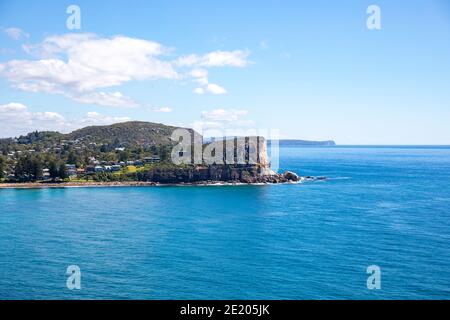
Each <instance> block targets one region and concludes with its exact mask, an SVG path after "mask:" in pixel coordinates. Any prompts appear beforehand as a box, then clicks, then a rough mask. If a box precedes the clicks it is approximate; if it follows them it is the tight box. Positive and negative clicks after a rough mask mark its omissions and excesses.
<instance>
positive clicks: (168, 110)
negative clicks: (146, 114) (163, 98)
mask: <svg viewBox="0 0 450 320" xmlns="http://www.w3.org/2000/svg"><path fill="white" fill-rule="evenodd" d="M152 110H153V111H154V112H165V113H167V112H172V108H170V107H161V108H153V109H152Z"/></svg>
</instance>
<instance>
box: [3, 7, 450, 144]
mask: <svg viewBox="0 0 450 320" xmlns="http://www.w3.org/2000/svg"><path fill="white" fill-rule="evenodd" d="M71 4H75V5H78V6H79V7H80V9H81V29H80V30H68V29H67V27H66V19H67V18H68V17H69V15H68V14H67V13H66V8H67V7H68V6H69V5H71ZM372 4H375V5H377V6H379V8H380V9H381V30H369V29H368V28H367V27H366V20H367V18H368V14H367V13H366V9H367V7H368V6H369V5H372ZM19 30H20V32H19ZM71 34H72V35H71ZM73 34H75V37H78V38H76V41H75V42H74V43H75V44H72V45H71V46H65V45H61V43H63V41H67V39H74V38H68V37H73V36H74V35H73ZM49 39H50V40H49ZM55 39H56V40H55ZM134 40H138V42H136V41H134ZM52 41H53V42H52ZM105 41H106V42H105ZM139 41H143V42H139ZM86 42H88V43H89V44H91V45H90V46H87V47H86V48H88V49H86V51H83V49H80V48H84V45H85V44H86ZM49 43H50V44H51V45H53V46H54V45H55V43H57V44H58V46H59V47H58V48H57V50H59V51H58V52H57V53H56V54H53V52H52V55H49V54H48V50H47V49H48V48H47V45H49ZM64 43H66V42H64ZM103 43H106V44H107V45H105V46H103V45H102V44H103ZM120 43H123V46H122V47H120V45H119V46H118V45H117V44H120ZM154 44H157V45H158V46H161V48H160V49H155V52H156V51H159V50H161V52H159V53H154V51H152V50H153V49H152V48H153V47H152V46H153V45H154ZM124 47H127V48H128V51H127V50H125V52H121V51H122V50H121V48H124ZM95 48H99V49H95ZM117 48H119V49H118V51H120V52H116V49H117ZM135 48H136V49H135ZM158 48H159V47H158ZM102 50H105V51H108V53H105V52H101V51H102ZM140 50H142V54H141V53H140V52H141V51H140ZM135 54H136V56H134V55H135ZM105 57H106V58H108V59H105ZM187 57H190V58H191V60H193V61H191V62H189V63H184V64H183V63H181V62H180V61H181V60H182V59H185V58H187ZM109 58H110V59H109ZM141 58H142V59H144V58H149V61H148V62H149V63H148V65H147V66H146V67H145V68H144V67H143V68H142V70H140V68H137V67H136V65H135V64H136V61H140V59H141ZM14 60H15V61H18V63H17V64H14ZM39 60H40V61H48V60H52V61H53V62H52V63H51V64H50V66H48V65H47V64H45V65H46V66H47V67H46V68H45V70H44V71H42V70H43V69H42V65H41V64H39ZM56 60H58V61H59V62H60V63H62V64H63V65H62V66H60V65H59V64H58V63H59V62H58V63H57V62H55V61H56ZM69 60H70V61H71V62H70V61H69ZM107 60H108V61H107ZM109 60H110V61H109ZM12 61H13V62H12ZM96 61H98V62H96ZM115 61H117V65H116V67H115V66H112V67H111V62H115ZM83 63H86V64H87V66H89V67H90V68H92V67H94V69H95V73H94V74H93V76H92V77H90V76H89V77H88V78H89V79H88V80H91V81H94V80H95V83H92V84H91V85H86V87H85V86H84V85H83V84H80V83H82V81H84V80H85V78H86V77H85V75H86V74H88V75H90V74H91V73H89V72H91V71H86V70H87V69H85V67H86V66H85V65H83ZM117 66H123V68H119V67H117ZM109 67H111V68H112V69H114V70H110V69H108V68H109ZM51 68H53V69H51ZM77 68H80V69H81V70H82V71H80V70H78V69H77ZM152 68H156V69H158V70H157V71H155V70H153V69H152ZM24 70H25V71H24ZM67 70H69V71H70V72H68V71H67ZM83 70H84V71H83ZM89 70H90V69H89ZM171 70H172V71H173V72H174V73H176V75H174V74H172V75H170V73H171ZM85 71H86V73H84V72H85ZM36 72H44V73H43V74H36ZM201 72H204V73H207V75H206V76H205V75H199V73H201ZM83 77H84V78H83ZM108 81H110V83H109V82H108ZM87 82H88V81H87ZM108 83H109V84H108ZM80 86H82V87H83V88H81V87H80ZM117 92H120V94H117ZM198 93H203V94H198ZM113 94H115V96H112V95H113ZM108 104H110V105H108ZM128 119H133V120H142V121H152V122H163V123H166V124H174V125H181V126H193V125H195V126H198V125H204V126H206V127H208V126H209V127H211V128H216V129H218V130H224V129H233V128H235V127H238V128H241V127H242V128H250V127H251V128H261V129H268V130H272V129H278V130H279V131H280V134H281V137H284V138H299V139H314V140H316V139H317V140H320V139H334V140H336V142H337V143H340V144H450V125H449V122H450V4H449V3H448V1H445V0H416V1H414V0H412V1H378V0H375V1H363V0H353V1H350V0H349V1H298V0H297V1H268V0H262V1H256V0H255V1H222V2H214V1H148V0H147V1H132V0H129V1H108V2H107V1H39V2H31V1H22V0H14V1H9V0H0V120H1V121H2V122H3V123H4V125H3V126H2V128H1V129H0V136H12V135H16V134H20V133H24V132H27V131H29V130H30V129H41V130H42V129H54V130H62V131H68V130H71V129H73V128H77V127H81V126H84V125H90V124H104V123H111V122H116V121H124V120H128Z"/></svg>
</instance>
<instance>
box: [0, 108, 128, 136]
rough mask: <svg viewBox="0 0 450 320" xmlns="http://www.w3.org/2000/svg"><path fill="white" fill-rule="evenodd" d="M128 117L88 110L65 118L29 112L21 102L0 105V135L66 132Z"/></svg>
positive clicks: (123, 119) (53, 114) (58, 115)
mask: <svg viewBox="0 0 450 320" xmlns="http://www.w3.org/2000/svg"><path fill="white" fill-rule="evenodd" d="M130 120H131V118H129V117H114V116H109V115H102V114H99V113H97V112H88V113H87V114H86V115H85V116H84V117H82V118H80V119H69V120H68V119H66V118H65V117H64V116H62V115H61V114H59V113H56V112H49V111H47V112H31V111H29V109H28V107H27V106H25V105H23V104H21V103H14V102H13V103H8V104H4V105H0V123H1V124H2V125H1V126H0V137H15V136H19V135H23V134H27V133H29V132H32V131H36V130H38V131H59V132H62V133H67V132H70V131H72V130H75V129H79V128H82V127H85V126H91V125H107V124H112V123H117V122H124V121H130Z"/></svg>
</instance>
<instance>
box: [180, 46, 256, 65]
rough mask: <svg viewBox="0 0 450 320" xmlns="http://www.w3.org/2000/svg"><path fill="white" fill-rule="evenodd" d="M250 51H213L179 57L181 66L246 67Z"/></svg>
mask: <svg viewBox="0 0 450 320" xmlns="http://www.w3.org/2000/svg"><path fill="white" fill-rule="evenodd" d="M249 55H250V52H249V51H248V50H245V51H243V50H234V51H221V50H218V51H213V52H210V53H207V54H205V55H203V56H199V55H196V54H190V55H187V56H182V57H180V58H178V60H177V61H176V63H177V64H178V65H179V66H188V67H192V66H198V67H245V66H247V65H248V64H249V61H248V60H247V58H248V56H249Z"/></svg>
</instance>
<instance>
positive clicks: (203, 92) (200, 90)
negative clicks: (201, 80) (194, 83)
mask: <svg viewBox="0 0 450 320" xmlns="http://www.w3.org/2000/svg"><path fill="white" fill-rule="evenodd" d="M194 93H195V94H199V95H202V94H205V89H203V88H195V89H194Z"/></svg>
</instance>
